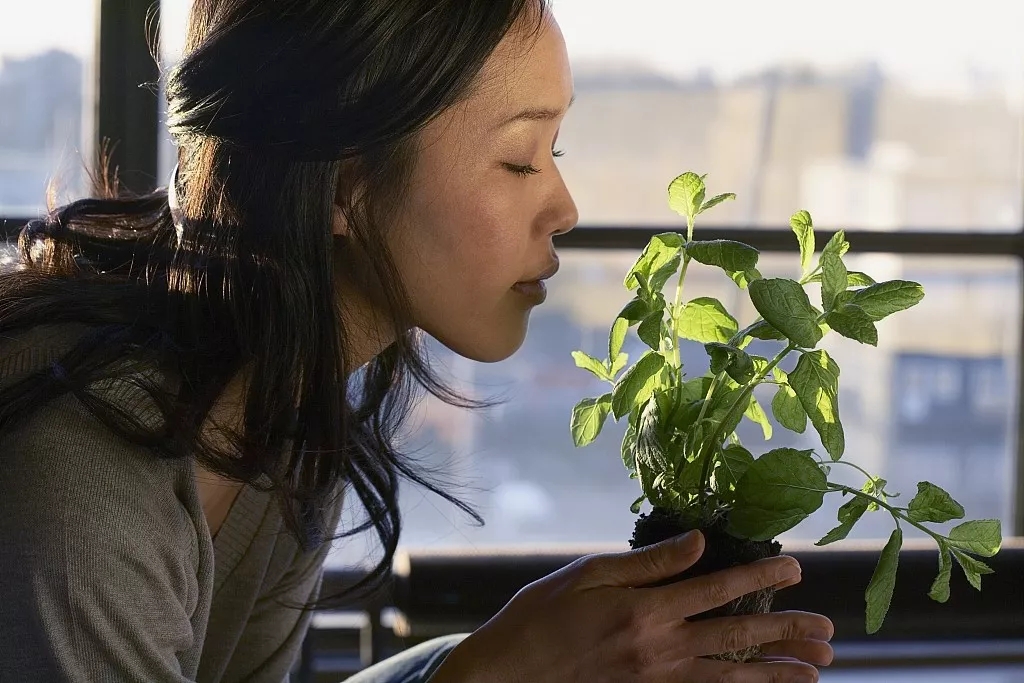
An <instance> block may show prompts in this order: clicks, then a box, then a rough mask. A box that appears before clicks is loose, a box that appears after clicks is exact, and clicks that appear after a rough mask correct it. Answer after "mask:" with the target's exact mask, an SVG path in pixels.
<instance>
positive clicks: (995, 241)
mask: <svg viewBox="0 0 1024 683" xmlns="http://www.w3.org/2000/svg"><path fill="white" fill-rule="evenodd" d="M678 231H679V228H676V227H673V226H664V227H651V226H646V227H636V228H631V227H621V226H608V227H594V226H586V227H578V228H576V229H574V230H572V231H571V232H568V233H566V234H564V235H559V236H558V237H556V238H555V245H556V246H558V247H560V248H563V249H628V250H634V251H635V250H639V249H642V248H643V247H644V246H645V245H646V244H647V242H648V241H649V240H650V239H651V237H653V236H654V235H657V234H659V233H663V232H678ZM683 231H685V228H683ZM833 234H835V231H825V230H820V231H818V232H817V238H818V244H819V246H820V245H824V244H825V243H826V242H827V241H828V240H829V239H831V238H832V235H833ZM846 237H847V239H848V240H849V242H850V244H851V245H852V246H853V249H854V250H855V251H857V252H860V253H863V252H876V253H878V252H885V253H894V254H927V255H942V254H948V255H951V256H957V255H965V256H966V255H969V256H1018V257H1022V258H1024V233H1021V232H1009V233H1006V232H977V233H974V232H948V231H939V230H921V231H907V232H878V231H874V230H847V231H846ZM699 238H700V239H702V240H717V239H728V240H736V241H738V242H744V243H746V244H749V245H750V246H752V247H756V248H757V249H759V250H761V251H775V252H795V251H798V245H797V242H796V238H795V237H794V235H793V233H792V231H791V230H790V229H789V228H778V227H771V228H769V227H765V228H750V227H717V226H716V227H705V228H701V229H700V234H699Z"/></svg>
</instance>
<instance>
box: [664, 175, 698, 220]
mask: <svg viewBox="0 0 1024 683" xmlns="http://www.w3.org/2000/svg"><path fill="white" fill-rule="evenodd" d="M704 192H705V189H704V178H703V177H702V176H699V175H697V174H696V173H694V172H692V171H687V172H686V173H683V174H682V175H680V176H677V177H676V178H674V179H673V180H672V182H671V183H669V186H668V205H669V207H670V208H671V209H672V210H673V211H675V212H676V213H678V214H679V215H680V216H685V217H686V219H687V220H688V221H693V219H694V218H696V217H697V214H699V213H700V208H701V207H702V206H703V205H704Z"/></svg>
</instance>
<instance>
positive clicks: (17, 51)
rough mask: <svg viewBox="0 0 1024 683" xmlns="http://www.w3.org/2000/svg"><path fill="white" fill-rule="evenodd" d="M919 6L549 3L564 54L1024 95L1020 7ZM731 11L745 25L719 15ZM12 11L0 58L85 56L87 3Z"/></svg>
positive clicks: (724, 75)
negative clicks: (781, 69)
mask: <svg viewBox="0 0 1024 683" xmlns="http://www.w3.org/2000/svg"><path fill="white" fill-rule="evenodd" d="M923 4H924V3H920V2H909V1H906V0H905V1H904V2H892V1H891V0H889V1H888V2H887V1H886V0H860V1H859V2H857V3H845V4H844V3H820V2H814V1H813V0H776V1H775V2H773V3H770V4H769V3H763V2H757V1H756V0H722V1H720V2H717V3H714V5H710V4H704V3H697V2H683V3H680V2H678V1H677V0H634V2H632V3H631V4H630V11H628V12H623V11H621V9H620V8H621V5H620V3H616V2H613V0H554V3H553V8H554V13H555V16H556V17H557V18H558V20H559V24H560V25H561V28H562V31H563V33H564V35H565V39H566V43H567V46H568V50H569V54H570V55H571V57H572V58H573V60H574V61H579V62H585V61H592V60H595V59H598V60H603V59H608V60H614V61H623V62H633V63H641V64H646V65H648V66H650V67H651V68H653V69H656V70H660V71H664V72H666V73H669V74H672V75H675V76H677V77H678V76H687V75H691V74H693V73H696V72H706V73H710V74H711V75H712V76H713V77H715V78H716V79H721V80H730V79H734V78H738V77H742V76H743V75H747V74H750V73H755V72H757V71H760V70H763V69H764V68H765V67H767V66H771V65H794V64H796V65H804V64H806V65H812V66H818V67H821V68H826V69H841V68H846V67H849V66H851V65H854V64H859V63H865V62H868V63H876V64H878V66H879V67H880V69H881V70H882V71H884V72H885V73H886V74H887V75H889V76H890V77H892V78H897V79H900V80H905V81H907V82H908V83H912V84H915V85H917V86H919V87H922V88H925V89H930V90H939V91H951V90H952V91H956V90H957V89H960V88H964V87H971V85H972V84H973V83H975V82H976V81H977V80H978V79H979V77H980V78H985V79H988V80H994V81H998V82H1002V83H1003V84H1004V85H1005V86H1006V87H1007V89H1008V90H1009V91H1011V93H1010V94H1011V95H1012V96H1014V97H1018V98H1019V97H1021V96H1022V95H1021V93H1024V68H1022V67H1024V41H1021V40H1020V39H1019V30H1018V28H1017V27H1019V26H1021V25H1024V3H1019V2H1010V1H1007V0H979V1H978V2H975V3H973V4H972V7H971V11H970V12H934V11H933V12H930V13H929V14H928V15H927V19H926V20H923V19H922V13H921V9H922V6H923ZM188 6H189V3H188V0H164V1H163V2H162V4H161V12H162V15H163V17H162V20H163V24H164V26H165V30H166V34H167V38H166V43H167V49H168V52H169V54H170V55H171V56H172V57H173V56H174V54H175V48H176V46H177V45H178V44H179V43H180V36H181V34H182V31H183V27H184V23H185V20H186V17H187V10H188ZM0 9H2V8H0ZM736 16H739V17H742V18H743V19H744V21H742V22H727V21H724V20H723V19H722V17H736ZM16 17H17V18H16V20H8V21H5V22H3V23H0V56H12V57H23V56H26V55H29V54H33V53H37V52H40V51H45V50H47V49H49V48H53V47H60V48H61V49H64V50H66V51H68V52H71V53H73V54H76V55H78V56H79V57H82V58H85V57H87V56H88V55H89V54H90V53H91V50H92V44H93V42H94V39H95V35H94V31H93V30H92V26H93V25H94V22H95V4H94V1H85V2H83V1H82V0H74V1H71V0H36V1H35V2H33V3H30V4H22V5H19V7H18V11H17V15H16ZM880 17H881V18H883V19H881V20H880V19H879V18H880ZM993 18H998V20H993ZM43 26H45V27H46V30H45V31H42V30H40V28H39V27H43ZM690 26H696V27H699V30H691V29H690ZM908 35H913V41H909V40H907V36H908ZM695 55H696V57H695Z"/></svg>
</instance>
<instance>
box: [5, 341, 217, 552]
mask: <svg viewBox="0 0 1024 683" xmlns="http://www.w3.org/2000/svg"><path fill="white" fill-rule="evenodd" d="M89 329H90V328H89V327H88V326H85V325H47V326H40V327H37V328H33V329H32V330H29V331H27V332H22V333H19V334H18V335H16V336H11V335H4V336H3V338H2V339H0V389H2V388H3V387H4V386H9V385H10V384H11V383H12V382H15V381H17V380H18V379H19V378H24V377H25V376H26V375H31V374H32V373H38V372H39V371H40V370H46V371H48V372H59V370H54V369H53V368H52V365H53V364H54V363H57V362H58V361H59V359H60V358H61V357H62V356H63V354H64V353H66V352H67V351H68V350H69V349H70V348H72V346H73V345H74V343H75V341H76V340H77V339H78V338H79V337H80V336H81V335H82V334H85V333H87V332H88V331H89ZM129 386H132V387H135V385H134V384H133V383H131V382H130V381H128V382H124V383H123V386H120V387H117V389H116V391H115V390H114V388H113V387H112V386H110V385H109V384H108V386H107V387H106V390H109V391H110V392H111V393H110V396H112V397H114V398H115V401H114V403H115V404H116V403H120V405H119V407H120V408H122V409H124V410H128V411H139V410H143V411H144V410H145V409H146V406H144V405H143V403H142V400H143V398H142V396H141V391H142V390H141V389H138V388H137V387H136V392H139V394H138V395H135V394H134V393H132V392H129V391H128V390H127V389H126V387H129ZM104 391H105V388H104V387H102V386H97V387H92V386H91V387H90V392H89V393H90V394H91V395H92V396H93V397H97V396H102V395H103V394H104ZM191 476H192V472H191V463H190V462H189V461H188V460H187V459H184V458H180V459H177V458H176V459H169V458H161V457H159V456H158V455H157V454H156V453H155V452H153V450H151V449H150V448H147V447H145V446H142V445H139V444H136V443H133V442H131V441H129V440H127V439H125V438H122V437H121V436H119V435H118V434H117V433H116V432H115V431H114V430H112V429H111V428H109V427H108V426H107V425H106V424H104V422H103V421H102V420H101V419H100V418H98V417H97V416H96V415H95V414H94V413H93V412H92V411H90V410H89V408H88V407H87V406H86V405H85V403H83V401H82V400H81V399H80V398H79V397H78V396H76V395H75V394H73V393H64V394H61V395H59V396H57V397H56V398H52V399H50V400H48V401H46V402H45V403H42V404H41V405H39V406H37V407H35V408H34V409H33V410H31V411H30V412H28V413H27V414H26V415H25V416H24V417H23V418H22V419H18V420H17V421H15V423H14V425H13V427H10V428H8V429H4V430H2V431H0V501H3V502H2V504H0V506H2V508H3V512H4V516H11V515H15V514H23V515H26V516H27V517H28V520H27V521H28V522H30V526H32V527H33V528H38V529H43V528H45V527H46V526H47V525H51V526H52V525H57V526H60V525H62V524H63V523H64V520H67V519H69V518H73V519H75V520H76V523H77V524H80V525H86V524H88V523H92V522H96V523H98V524H100V525H108V528H109V525H110V524H111V523H113V524H114V525H115V527H116V526H118V525H120V526H121V527H125V526H127V525H135V526H138V527H142V528H145V529H147V530H148V531H152V532H159V533H162V534H164V535H166V534H168V533H186V534H188V535H192V531H190V527H193V526H194V520H193V519H192V517H193V516H194V513H195V510H196V509H198V502H197V501H196V500H195V497H196V496H195V492H194V487H193V486H190V484H191ZM200 512H201V509H200ZM84 515H91V516H92V518H93V519H85V518H84V517H83V516H84ZM97 517H98V518H99V519H96V518H97ZM23 521H26V520H23ZM114 530H116V529H113V528H112V529H111V531H114Z"/></svg>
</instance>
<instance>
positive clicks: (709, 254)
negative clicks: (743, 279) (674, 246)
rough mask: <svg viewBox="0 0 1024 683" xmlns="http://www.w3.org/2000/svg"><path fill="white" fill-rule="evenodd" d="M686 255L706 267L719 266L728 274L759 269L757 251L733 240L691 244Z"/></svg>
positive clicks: (688, 245) (687, 247)
mask: <svg viewBox="0 0 1024 683" xmlns="http://www.w3.org/2000/svg"><path fill="white" fill-rule="evenodd" d="M686 253H687V255H689V256H690V257H692V258H693V260H695V261H698V262H700V263H703V264H704V265H706V266H718V267H719V268H721V269H722V270H724V271H725V272H726V273H733V272H736V271H738V270H740V271H748V270H753V269H754V268H756V267H757V257H758V255H759V252H758V251H757V249H754V247H752V246H750V245H749V244H743V243H742V242H735V241H733V240H710V241H706V242H690V243H689V244H687V245H686Z"/></svg>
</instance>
